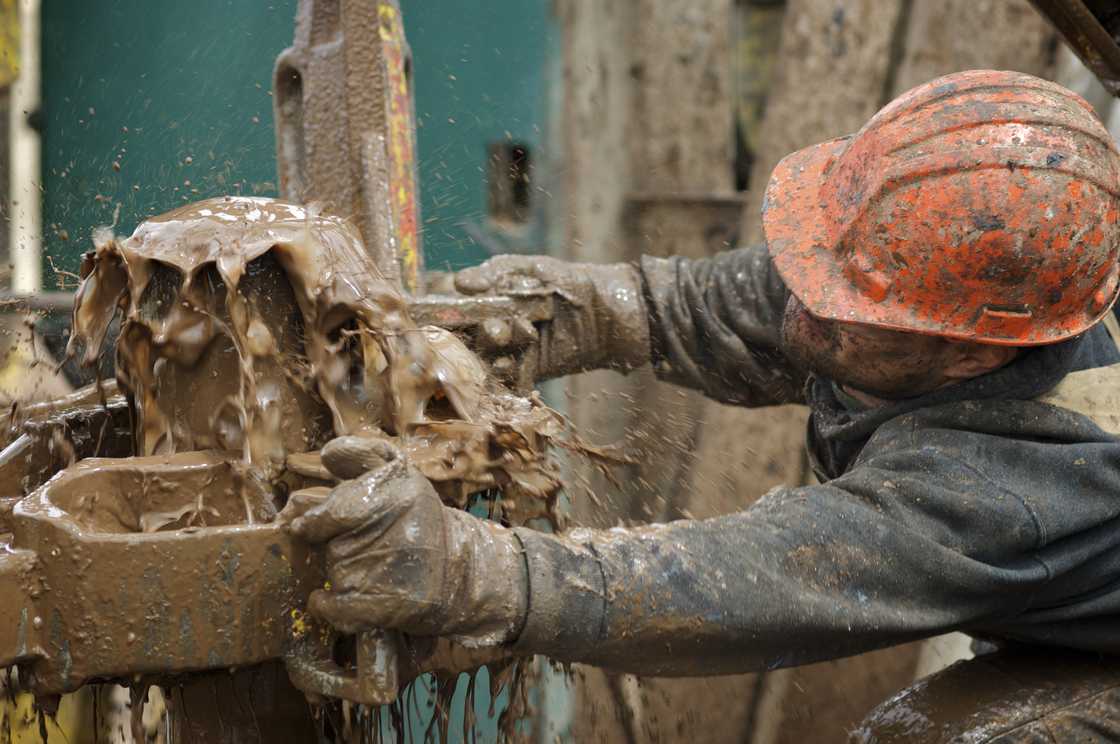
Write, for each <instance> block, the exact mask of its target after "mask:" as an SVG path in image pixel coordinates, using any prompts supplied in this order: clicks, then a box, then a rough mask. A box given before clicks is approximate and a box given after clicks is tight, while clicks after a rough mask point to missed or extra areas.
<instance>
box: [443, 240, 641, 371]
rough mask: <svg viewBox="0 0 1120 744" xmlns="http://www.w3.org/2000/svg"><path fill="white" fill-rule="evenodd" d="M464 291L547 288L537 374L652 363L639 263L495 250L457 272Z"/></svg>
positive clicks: (513, 293) (530, 291)
mask: <svg viewBox="0 0 1120 744" xmlns="http://www.w3.org/2000/svg"><path fill="white" fill-rule="evenodd" d="M455 288H456V289H457V290H458V291H459V292H461V293H463V294H470V295H477V294H502V295H510V296H514V297H516V296H525V295H540V294H553V295H555V296H556V297H557V298H558V302H557V311H556V316H555V317H554V319H553V320H552V321H551V322H549V323H545V324H544V327H543V328H542V329H541V338H540V359H539V361H538V365H537V377H538V379H542V380H543V379H548V378H550V377H559V376H561V375H566V374H571V373H573V372H581V371H584V370H589V369H601V368H605V367H609V368H612V369H619V370H624V371H625V370H630V369H634V368H635V367H640V366H642V365H644V364H646V363H648V362H649V361H650V341H649V319H648V318H647V315H646V305H645V299H644V298H643V296H642V281H641V276H640V275H639V273H638V269H637V268H636V267H635V266H633V265H631V264H627V263H617V264H588V263H569V262H567V261H561V260H559V259H555V258H551V257H549V256H496V257H494V258H492V259H490V260H489V261H487V262H485V263H483V264H481V265H480V266H473V267H471V268H469V269H463V270H462V271H460V272H459V273H458V274H456V275H455Z"/></svg>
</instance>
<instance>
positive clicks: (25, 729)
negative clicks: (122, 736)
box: [0, 687, 96, 744]
mask: <svg viewBox="0 0 1120 744" xmlns="http://www.w3.org/2000/svg"><path fill="white" fill-rule="evenodd" d="M93 705H94V695H93V688H91V687H86V688H83V689H81V690H79V691H78V692H75V693H73V694H71V695H63V697H62V702H61V704H60V705H59V707H58V715H56V716H54V717H53V718H52V717H49V716H46V717H44V718H43V720H42V721H40V720H39V714H38V713H37V712H36V711H35V707H34V698H33V697H32V696H31V695H28V694H22V695H17V696H16V698H15V700H14V701H9V700H5V701H4V702H3V704H0V739H2V740H3V741H5V742H8V741H11V744H94V742H95V741H96V736H95V731H94V715H93ZM43 731H46V734H47V738H46V740H45V741H44V739H43V738H42V732H43ZM9 737H10V738H9Z"/></svg>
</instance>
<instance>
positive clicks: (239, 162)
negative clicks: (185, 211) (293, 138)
mask: <svg viewBox="0 0 1120 744" xmlns="http://www.w3.org/2000/svg"><path fill="white" fill-rule="evenodd" d="M294 12H295V0H268V1H267V2H243V1H241V0H196V1H195V2H190V3H180V2H152V0H112V2H106V1H104V0H98V1H97V2H89V1H88V0H44V2H43V6H42V29H43V31H42V34H43V112H42V113H43V119H42V120H43V127H44V128H43V186H44V194H43V226H44V253H45V254H46V255H47V256H49V257H52V258H54V259H55V260H56V263H58V264H59V265H60V266H64V267H65V268H67V269H69V270H74V268H75V267H76V265H77V256H78V255H80V254H81V252H83V251H85V250H87V249H88V248H89V237H90V232H91V229H92V228H93V227H94V226H96V225H101V224H109V223H111V222H112V221H113V213H114V211H115V210H116V209H117V207H118V206H119V208H120V217H119V220H118V223H117V229H118V231H121V232H125V233H128V232H131V230H132V229H133V228H134V227H135V226H136V225H137V223H139V222H140V221H142V220H143V219H144V218H145V217H148V216H150V215H153V214H159V213H160V212H164V211H166V210H168V209H171V208H173V207H175V206H177V205H180V204H183V203H184V202H187V201H194V200H197V199H203V198H206V197H210V196H217V195H220V194H227V193H243V194H261V195H275V193H276V167H275V148H274V145H273V128H272V98H271V97H270V96H269V88H270V85H271V75H272V63H273V60H274V59H275V57H276V55H277V54H278V53H279V52H280V50H282V49H283V48H284V47H286V46H287V45H289V44H290V43H291V39H292V20H291V19H292V17H293V15H294ZM188 158H189V162H188ZM118 167H119V170H117V168H118ZM52 285H53V278H52V275H51V273H50V271H49V270H48V271H47V272H46V273H45V274H44V287H46V288H52Z"/></svg>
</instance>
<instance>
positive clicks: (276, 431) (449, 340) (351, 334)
mask: <svg viewBox="0 0 1120 744" xmlns="http://www.w3.org/2000/svg"><path fill="white" fill-rule="evenodd" d="M94 243H95V249H94V250H93V251H92V252H90V253H87V254H86V256H85V257H84V260H83V264H82V269H81V274H82V277H83V281H82V284H81V287H80V288H79V290H78V294H77V298H76V302H75V308H74V319H73V331H72V336H71V339H70V344H69V347H68V352H69V353H70V354H71V355H76V356H78V357H79V358H80V359H81V361H82V362H83V363H84V364H86V365H93V364H94V363H95V361H96V359H97V357H98V355H99V354H100V352H101V350H102V346H103V345H104V343H105V338H106V334H107V332H108V329H109V325H110V323H111V322H112V320H113V318H114V317H115V316H116V315H117V314H118V313H119V314H120V315H121V332H120V336H119V339H118V342H117V344H116V370H117V372H116V374H117V381H118V383H119V385H120V388H121V390H122V391H123V392H124V393H125V394H126V396H127V397H128V399H129V400H130V403H131V406H132V408H133V410H134V414H135V419H134V436H135V451H136V453H137V454H138V455H141V456H147V455H166V454H172V453H179V452H188V451H197V450H225V451H233V452H236V453H238V455H239V457H240V458H241V460H242V461H243V462H244V463H245V464H246V465H248V466H250V467H251V468H252V470H254V471H255V472H256V473H258V474H259V476H260V477H261V478H262V479H264V480H265V481H266V482H268V483H270V484H271V485H272V486H273V487H274V488H275V489H276V492H277V494H278V496H280V499H279V501H282V500H283V496H284V495H286V494H287V493H289V492H290V491H291V490H293V489H297V488H302V487H306V486H308V485H316V484H317V483H318V484H321V483H322V481H324V480H329V479H328V477H327V476H326V474H325V471H324V470H323V469H322V467H321V465H319V464H317V462H316V455H315V453H316V452H317V450H318V449H319V448H320V447H321V446H322V445H323V444H325V443H326V442H327V441H328V440H329V439H331V438H332V437H334V436H336V435H341V434H357V435H363V436H370V437H383V438H388V439H391V440H392V441H393V442H394V443H395V444H396V445H397V446H398V447H401V448H402V449H403V450H404V451H405V452H406V453H407V454H408V455H409V457H410V459H411V460H412V462H413V463H414V464H415V465H416V466H417V467H418V468H419V469H420V470H421V472H423V473H424V474H425V475H426V476H427V477H428V478H429V479H430V480H431V481H432V482H433V483H434V484H435V485H436V487H437V489H438V490H439V491H440V494H441V496H442V497H443V499H444V501H445V502H446V503H448V504H449V505H455V506H459V507H463V506H465V505H466V504H467V503H468V498H469V497H470V496H471V494H475V493H478V492H482V491H487V490H489V489H500V490H501V492H502V499H501V502H500V507H499V508H500V509H501V510H502V511H501V515H502V516H503V518H504V519H506V520H507V521H508V522H510V523H515V524H521V523H524V522H525V521H527V520H529V519H532V518H535V517H546V518H549V519H550V520H551V521H552V522H553V523H555V521H556V513H555V502H556V494H557V492H558V490H559V485H560V483H559V479H558V476H557V471H556V468H555V466H554V465H553V464H551V463H550V461H549V460H548V458H547V456H546V451H547V448H548V445H549V443H550V442H551V441H552V440H554V439H555V438H556V437H558V436H559V435H560V434H561V433H562V432H563V429H564V425H563V422H562V420H561V419H560V417H559V416H558V415H557V414H555V413H554V412H553V411H551V410H550V409H548V408H547V407H545V406H544V405H543V404H541V403H540V402H539V401H538V400H536V399H535V398H530V399H527V398H522V397H518V396H515V395H512V394H511V393H510V392H509V391H507V390H505V389H504V388H503V387H502V386H501V385H500V384H499V383H498V382H496V381H495V380H494V379H493V377H492V376H491V375H490V374H489V372H488V370H487V368H486V367H485V365H484V363H483V362H481V361H480V360H479V359H478V358H477V357H476V356H475V355H474V354H473V353H472V352H470V351H469V350H468V349H467V348H466V347H465V346H464V345H463V343H462V342H461V341H460V340H459V339H458V338H457V337H456V336H454V335H453V334H451V333H450V332H448V331H445V330H442V329H439V328H435V327H430V326H429V327H420V326H417V325H416V323H414V322H413V321H412V319H411V318H410V316H409V312H408V305H407V302H406V299H405V297H404V296H403V295H402V294H401V293H400V292H399V291H398V290H397V289H396V288H395V287H394V285H392V284H391V283H390V282H388V281H386V280H385V278H384V277H383V276H382V274H381V272H380V271H379V270H378V268H377V266H376V265H374V264H373V262H372V261H371V260H370V258H369V256H368V254H367V252H366V250H365V248H364V246H363V244H362V242H361V239H360V237H359V235H358V233H357V231H356V230H355V229H354V228H353V227H352V226H351V225H349V224H348V223H347V222H346V221H344V220H342V219H339V218H336V217H333V216H330V215H325V214H320V213H318V212H317V211H315V210H314V209H312V208H305V207H301V206H297V205H295V204H290V203H286V202H282V201H276V200H271V199H261V198H247V197H223V198H218V199H211V200H207V201H203V202H199V203H196V204H191V205H188V206H185V207H182V208H180V209H177V210H175V211H172V212H169V213H167V214H164V215H161V216H159V217H156V218H154V219H151V220H148V221H147V222H145V223H143V224H142V225H140V226H139V227H138V228H137V230H136V231H135V232H134V233H133V235H132V236H131V237H129V238H127V239H121V238H118V237H117V236H115V235H113V234H111V233H110V232H108V231H101V232H99V233H97V234H96V235H95V240H94ZM278 505H279V504H278Z"/></svg>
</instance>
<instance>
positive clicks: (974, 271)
mask: <svg viewBox="0 0 1120 744" xmlns="http://www.w3.org/2000/svg"><path fill="white" fill-rule="evenodd" d="M1118 197H1120V153H1118V152H1117V149H1116V144H1115V143H1114V142H1113V140H1112V137H1110V136H1109V133H1108V131H1107V130H1106V129H1105V128H1104V126H1103V125H1102V124H1101V122H1100V121H1099V120H1098V119H1097V117H1096V116H1095V115H1094V113H1093V110H1092V109H1091V108H1090V107H1089V104H1088V103H1086V102H1085V101H1084V100H1083V99H1082V98H1080V97H1079V96H1077V95H1075V94H1074V93H1072V92H1070V91H1068V90H1066V89H1065V88H1063V87H1061V86H1059V85H1055V84H1054V83H1050V82H1047V81H1045V80H1040V79H1038V78H1035V77H1032V76H1030V75H1024V74H1022V73H1016V72H995V71H989V70H973V71H970V72H962V73H957V74H954V75H948V76H946V77H943V78H940V79H938V80H934V81H933V82H930V83H926V84H925V85H921V86H919V87H917V88H914V89H913V90H911V91H909V92H907V93H904V94H903V95H901V96H899V97H898V98H897V99H895V100H894V101H892V102H891V103H890V104H888V105H887V106H886V107H885V108H883V109H882V110H881V111H880V112H879V113H878V114H876V115H875V116H874V118H872V119H871V121H869V122H867V124H866V125H865V126H864V127H863V129H861V130H860V131H859V132H858V133H857V134H855V135H854V136H851V137H844V138H841V139H837V140H832V141H830V142H825V143H822V144H819V145H815V146H813V147H809V148H806V149H804V150H799V151H798V152H795V153H793V154H792V155H789V156H787V157H786V158H785V159H784V160H782V162H781V163H779V164H778V167H777V168H775V169H774V173H773V175H772V176H771V178H770V184H769V186H768V187H767V189H766V199H765V202H764V205H763V214H762V219H763V227H764V229H765V232H766V239H767V242H768V244H769V249H770V254H771V256H772V257H773V260H774V264H775V266H776V267H777V269H778V272H779V273H780V274H781V276H782V279H783V280H784V281H785V283H786V286H787V287H789V289H790V291H791V292H793V294H794V295H795V296H796V297H797V298H798V299H799V300H800V301H801V302H802V304H804V305H805V307H806V309H808V310H809V312H810V313H812V314H813V315H815V316H817V317H819V318H825V319H832V320H840V321H848V322H854V323H861V324H864V325H870V326H878V327H882V328H892V329H896V330H903V331H914V332H918V333H927V334H933V335H937V336H944V337H948V338H957V339H967V340H972V341H979V342H983V343H992V344H1009V345H1024V346H1025V345H1034V344H1048V343H1054V342H1057V341H1061V340H1062V339H1065V338H1069V337H1071V336H1075V335H1077V334H1079V333H1082V332H1083V331H1085V330H1086V329H1088V328H1089V327H1090V326H1092V325H1093V324H1094V323H1096V322H1097V321H1098V320H1100V318H1101V317H1102V316H1103V315H1104V314H1105V313H1106V312H1108V310H1109V308H1110V307H1111V306H1112V303H1113V301H1114V300H1115V299H1116V294H1117V288H1118V281H1117V280H1118V273H1120V225H1118V220H1120V211H1118V206H1120V200H1118Z"/></svg>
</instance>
